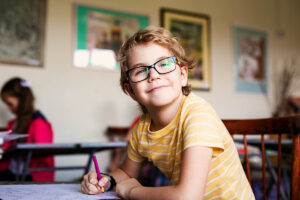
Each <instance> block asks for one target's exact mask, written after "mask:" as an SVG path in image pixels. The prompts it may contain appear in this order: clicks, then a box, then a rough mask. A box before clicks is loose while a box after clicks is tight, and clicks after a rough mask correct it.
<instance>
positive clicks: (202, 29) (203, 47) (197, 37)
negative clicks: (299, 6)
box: [160, 8, 211, 90]
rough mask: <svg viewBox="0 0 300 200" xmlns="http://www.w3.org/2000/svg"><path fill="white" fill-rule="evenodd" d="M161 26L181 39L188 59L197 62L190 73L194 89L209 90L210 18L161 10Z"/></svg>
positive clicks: (190, 81)
mask: <svg viewBox="0 0 300 200" xmlns="http://www.w3.org/2000/svg"><path fill="white" fill-rule="evenodd" d="M160 14H161V15H160V19H161V20H160V21H161V26H163V27H165V28H167V29H168V30H169V31H171V32H172V33H173V35H174V36H175V37H177V38H178V39H179V42H180V44H181V45H182V46H183V48H184V49H185V52H186V54H187V56H188V57H190V58H194V59H196V60H197V66H196V67H195V68H194V69H193V70H192V71H191V72H190V73H189V75H188V77H189V83H190V84H191V86H192V88H193V89H199V90H209V89H210V88H211V77H210V71H211V66H210V35H209V34H210V33H209V32H210V18H209V16H207V15H203V14H198V13H190V12H184V11H178V10H172V9H166V8H163V9H161V13H160Z"/></svg>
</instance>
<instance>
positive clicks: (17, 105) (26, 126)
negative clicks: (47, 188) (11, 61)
mask: <svg viewBox="0 0 300 200" xmlns="http://www.w3.org/2000/svg"><path fill="white" fill-rule="evenodd" d="M1 99H2V100H3V102H4V103H5V104H6V105H7V107H8V109H9V110H10V111H11V112H12V113H13V114H14V115H16V119H14V120H11V121H9V122H8V126H7V130H12V132H13V133H27V134H28V137H26V138H25V139H21V140H17V141H7V142H5V143H4V144H3V148H4V149H8V148H10V147H11V146H13V145H14V144H15V143H40V144H41V143H53V131H52V127H51V124H50V123H49V122H48V121H47V119H46V118H45V117H44V115H43V114H42V113H41V112H40V111H38V110H34V96H33V93H32V90H31V88H30V84H29V82H27V81H25V80H23V79H21V78H13V79H11V80H9V81H8V82H7V83H5V85H4V86H3V88H2V90H1ZM16 166H17V165H16V160H15V159H9V160H0V180H2V181H14V180H16V176H17V175H20V174H21V173H22V171H23V170H22V169H21V170H20V171H18V169H17V168H16ZM29 167H30V168H40V167H54V157H53V156H48V157H43V158H33V159H32V160H31V162H30V164H29ZM26 180H29V181H32V180H33V181H47V182H49V181H54V172H53V171H42V172H31V173H30V174H28V175H27V176H26Z"/></svg>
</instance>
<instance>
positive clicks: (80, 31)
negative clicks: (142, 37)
mask: <svg viewBox="0 0 300 200" xmlns="http://www.w3.org/2000/svg"><path fill="white" fill-rule="evenodd" d="M74 13H75V20H76V22H75V33H76V36H75V38H76V39H75V49H74V53H73V64H74V65H75V66H76V67H81V68H98V69H110V70H115V69H118V68H119V63H118V62H117V60H116V58H117V52H118V50H119V48H120V47H121V45H122V43H123V41H125V40H126V39H127V38H129V37H130V36H131V35H133V34H134V33H135V32H136V31H138V30H139V29H141V28H145V27H146V26H148V24H149V19H148V17H147V16H145V15H139V14H133V13H127V12H121V11H115V10H108V9H103V8H98V7H91V6H85V5H80V4H75V12H74Z"/></svg>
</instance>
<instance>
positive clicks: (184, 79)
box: [180, 66, 188, 86]
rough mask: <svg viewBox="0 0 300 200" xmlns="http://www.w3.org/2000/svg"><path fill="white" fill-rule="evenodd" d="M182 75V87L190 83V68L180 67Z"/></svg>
mask: <svg viewBox="0 0 300 200" xmlns="http://www.w3.org/2000/svg"><path fill="white" fill-rule="evenodd" d="M180 73H181V85H182V86H186V85H187V82H188V67H187V66H182V67H180Z"/></svg>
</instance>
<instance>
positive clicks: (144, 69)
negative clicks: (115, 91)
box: [134, 68, 147, 75]
mask: <svg viewBox="0 0 300 200" xmlns="http://www.w3.org/2000/svg"><path fill="white" fill-rule="evenodd" d="M146 71H147V69H146V68H142V69H138V70H136V72H135V73H134V75H140V74H142V73H145V72H146Z"/></svg>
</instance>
